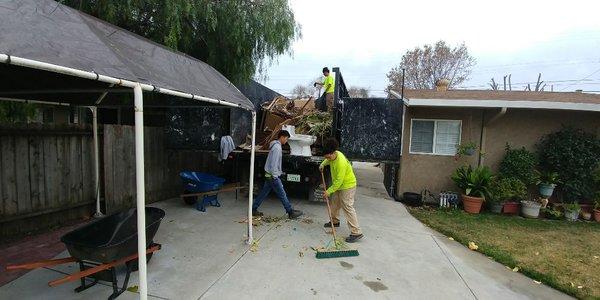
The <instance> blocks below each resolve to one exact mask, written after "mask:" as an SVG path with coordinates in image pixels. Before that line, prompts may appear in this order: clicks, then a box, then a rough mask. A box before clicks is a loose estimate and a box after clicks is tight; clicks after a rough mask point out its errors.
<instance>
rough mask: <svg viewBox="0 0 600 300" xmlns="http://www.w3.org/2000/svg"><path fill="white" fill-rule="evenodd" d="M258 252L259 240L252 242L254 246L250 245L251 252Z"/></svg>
mask: <svg viewBox="0 0 600 300" xmlns="http://www.w3.org/2000/svg"><path fill="white" fill-rule="evenodd" d="M256 251H258V240H254V241H252V245H250V252H256Z"/></svg>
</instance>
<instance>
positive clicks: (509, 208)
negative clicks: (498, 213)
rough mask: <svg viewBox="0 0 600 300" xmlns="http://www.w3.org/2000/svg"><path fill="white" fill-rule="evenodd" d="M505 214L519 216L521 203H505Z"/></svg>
mask: <svg viewBox="0 0 600 300" xmlns="http://www.w3.org/2000/svg"><path fill="white" fill-rule="evenodd" d="M503 212H504V213H505V214H507V215H516V214H519V203H518V202H506V203H504V209H503Z"/></svg>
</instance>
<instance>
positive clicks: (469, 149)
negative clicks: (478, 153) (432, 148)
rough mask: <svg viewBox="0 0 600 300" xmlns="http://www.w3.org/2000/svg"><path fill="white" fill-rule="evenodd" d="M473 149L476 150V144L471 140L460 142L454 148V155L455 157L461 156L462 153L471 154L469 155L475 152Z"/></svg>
mask: <svg viewBox="0 0 600 300" xmlns="http://www.w3.org/2000/svg"><path fill="white" fill-rule="evenodd" d="M475 150H477V145H476V144H475V143H473V142H468V143H464V144H460V145H458V148H457V149H456V156H457V157H461V156H464V155H466V156H471V155H473V154H475Z"/></svg>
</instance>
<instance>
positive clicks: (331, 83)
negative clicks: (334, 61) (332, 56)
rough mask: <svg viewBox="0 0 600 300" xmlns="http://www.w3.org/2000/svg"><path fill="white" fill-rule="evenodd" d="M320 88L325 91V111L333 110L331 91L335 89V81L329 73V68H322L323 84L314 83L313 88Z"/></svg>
mask: <svg viewBox="0 0 600 300" xmlns="http://www.w3.org/2000/svg"><path fill="white" fill-rule="evenodd" d="M317 85H319V86H322V87H323V88H324V89H325V93H324V94H325V103H327V110H332V109H333V90H334V88H335V80H334V79H333V75H331V73H330V72H329V68H327V67H325V68H323V82H315V84H314V86H315V87H316V86H317Z"/></svg>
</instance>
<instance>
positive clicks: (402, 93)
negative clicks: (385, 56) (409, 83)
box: [400, 68, 405, 101]
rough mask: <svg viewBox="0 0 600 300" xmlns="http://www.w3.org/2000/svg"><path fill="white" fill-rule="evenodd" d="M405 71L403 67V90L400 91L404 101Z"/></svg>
mask: <svg viewBox="0 0 600 300" xmlns="http://www.w3.org/2000/svg"><path fill="white" fill-rule="evenodd" d="M404 73H405V70H404V68H402V90H401V91H400V95H401V99H402V101H404Z"/></svg>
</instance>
